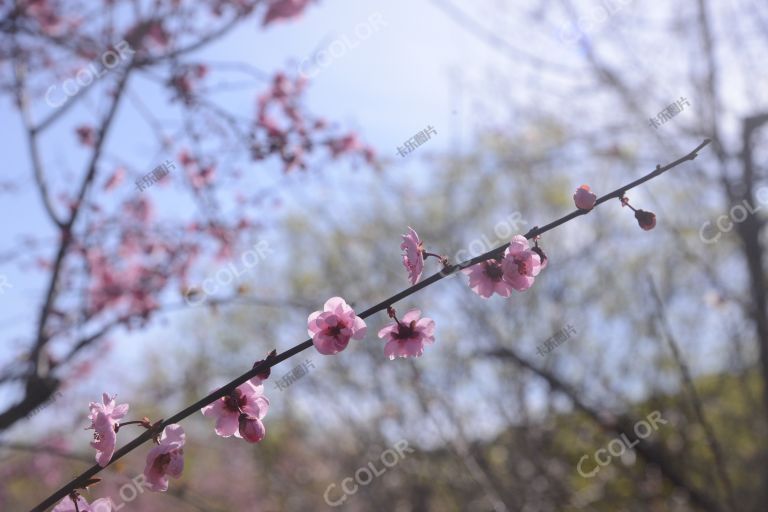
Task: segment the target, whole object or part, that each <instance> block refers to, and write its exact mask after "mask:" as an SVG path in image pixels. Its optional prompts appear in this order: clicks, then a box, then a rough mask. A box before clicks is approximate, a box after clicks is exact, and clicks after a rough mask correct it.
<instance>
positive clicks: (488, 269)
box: [485, 261, 504, 281]
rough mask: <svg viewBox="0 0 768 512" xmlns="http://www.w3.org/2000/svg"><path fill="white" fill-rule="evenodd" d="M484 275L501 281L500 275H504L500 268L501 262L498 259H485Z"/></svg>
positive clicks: (492, 279)
mask: <svg viewBox="0 0 768 512" xmlns="http://www.w3.org/2000/svg"><path fill="white" fill-rule="evenodd" d="M485 275H486V276H488V279H490V280H491V281H501V276H503V275H504V271H503V270H501V263H500V262H499V261H486V262H485Z"/></svg>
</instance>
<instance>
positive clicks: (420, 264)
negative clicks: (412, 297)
mask: <svg viewBox="0 0 768 512" xmlns="http://www.w3.org/2000/svg"><path fill="white" fill-rule="evenodd" d="M400 248H401V249H402V250H403V251H405V252H403V265H405V269H406V270H407V271H408V278H409V279H410V281H411V284H416V283H418V282H419V279H421V273H422V272H423V271H424V248H423V246H422V242H421V239H420V238H419V235H418V233H416V231H414V229H413V228H412V227H410V226H408V233H406V234H405V235H403V243H401V244H400Z"/></svg>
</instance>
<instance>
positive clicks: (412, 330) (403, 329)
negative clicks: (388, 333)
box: [394, 320, 416, 340]
mask: <svg viewBox="0 0 768 512" xmlns="http://www.w3.org/2000/svg"><path fill="white" fill-rule="evenodd" d="M415 336H416V320H411V323H409V324H403V323H398V324H397V332H396V333H395V334H394V338H395V339H396V340H407V339H410V338H413V337H415Z"/></svg>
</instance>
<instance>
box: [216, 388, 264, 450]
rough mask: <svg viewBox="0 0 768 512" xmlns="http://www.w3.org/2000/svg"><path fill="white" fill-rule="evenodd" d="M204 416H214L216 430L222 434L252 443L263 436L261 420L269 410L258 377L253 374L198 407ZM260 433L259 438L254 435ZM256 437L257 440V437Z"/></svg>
mask: <svg viewBox="0 0 768 512" xmlns="http://www.w3.org/2000/svg"><path fill="white" fill-rule="evenodd" d="M201 411H202V413H203V416H211V417H214V418H216V428H215V430H216V433H217V434H218V435H220V436H221V437H230V436H232V435H234V436H235V437H240V438H243V439H245V440H246V441H250V442H252V443H255V442H258V441H261V439H263V438H264V433H265V429H264V425H263V424H262V423H261V419H262V418H263V417H264V416H266V415H267V411H269V399H268V398H267V397H265V396H264V386H263V385H262V384H261V379H260V378H258V377H255V378H253V379H251V380H249V381H247V382H245V383H243V384H241V385H240V386H238V387H237V388H235V390H234V391H233V392H232V393H231V394H230V395H229V396H225V397H222V398H219V399H218V400H216V401H215V402H213V403H212V404H210V405H206V406H205V407H203V408H202V409H201ZM256 432H260V433H261V435H260V437H259V436H258V435H256ZM257 437H258V440H256V438H257Z"/></svg>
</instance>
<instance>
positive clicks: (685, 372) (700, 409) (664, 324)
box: [648, 276, 736, 512]
mask: <svg viewBox="0 0 768 512" xmlns="http://www.w3.org/2000/svg"><path fill="white" fill-rule="evenodd" d="M648 283H649V285H650V288H651V295H653V300H654V302H655V303H656V314H657V316H658V319H659V324H660V325H661V331H662V334H663V336H664V339H665V340H666V342H667V344H668V345H669V349H670V350H671V351H672V356H673V357H674V359H675V363H676V364H677V367H678V368H679V369H680V375H681V376H682V379H683V384H684V386H685V388H686V390H687V392H688V395H689V398H690V399H691V403H692V404H693V410H694V412H695V413H696V418H697V419H698V420H699V423H701V427H702V428H703V429H704V435H705V436H706V438H707V444H709V449H710V450H711V451H712V455H713V456H714V457H715V472H716V473H717V476H718V477H719V479H720V482H721V483H722V485H723V489H724V490H725V497H726V500H727V503H728V508H729V510H731V512H735V510H736V506H735V502H734V500H733V486H732V485H731V479H730V477H729V476H728V471H727V470H726V469H725V459H724V457H723V450H722V448H721V447H720V443H719V442H718V441H717V437H716V436H715V431H714V429H713V428H712V425H711V424H710V422H709V420H707V417H706V416H705V415H704V406H703V405H702V403H701V397H699V393H698V392H697V391H696V387H695V386H694V385H693V379H692V378H691V372H690V370H689V369H688V365H687V364H686V363H685V361H684V360H683V358H682V356H681V355H680V349H679V348H678V345H677V341H676V340H675V337H674V336H673V335H672V329H671V328H670V326H669V322H668V321H667V316H666V315H665V314H664V311H665V309H664V302H663V301H662V300H661V296H660V295H659V290H658V289H657V288H656V283H654V282H653V277H651V276H648Z"/></svg>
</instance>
